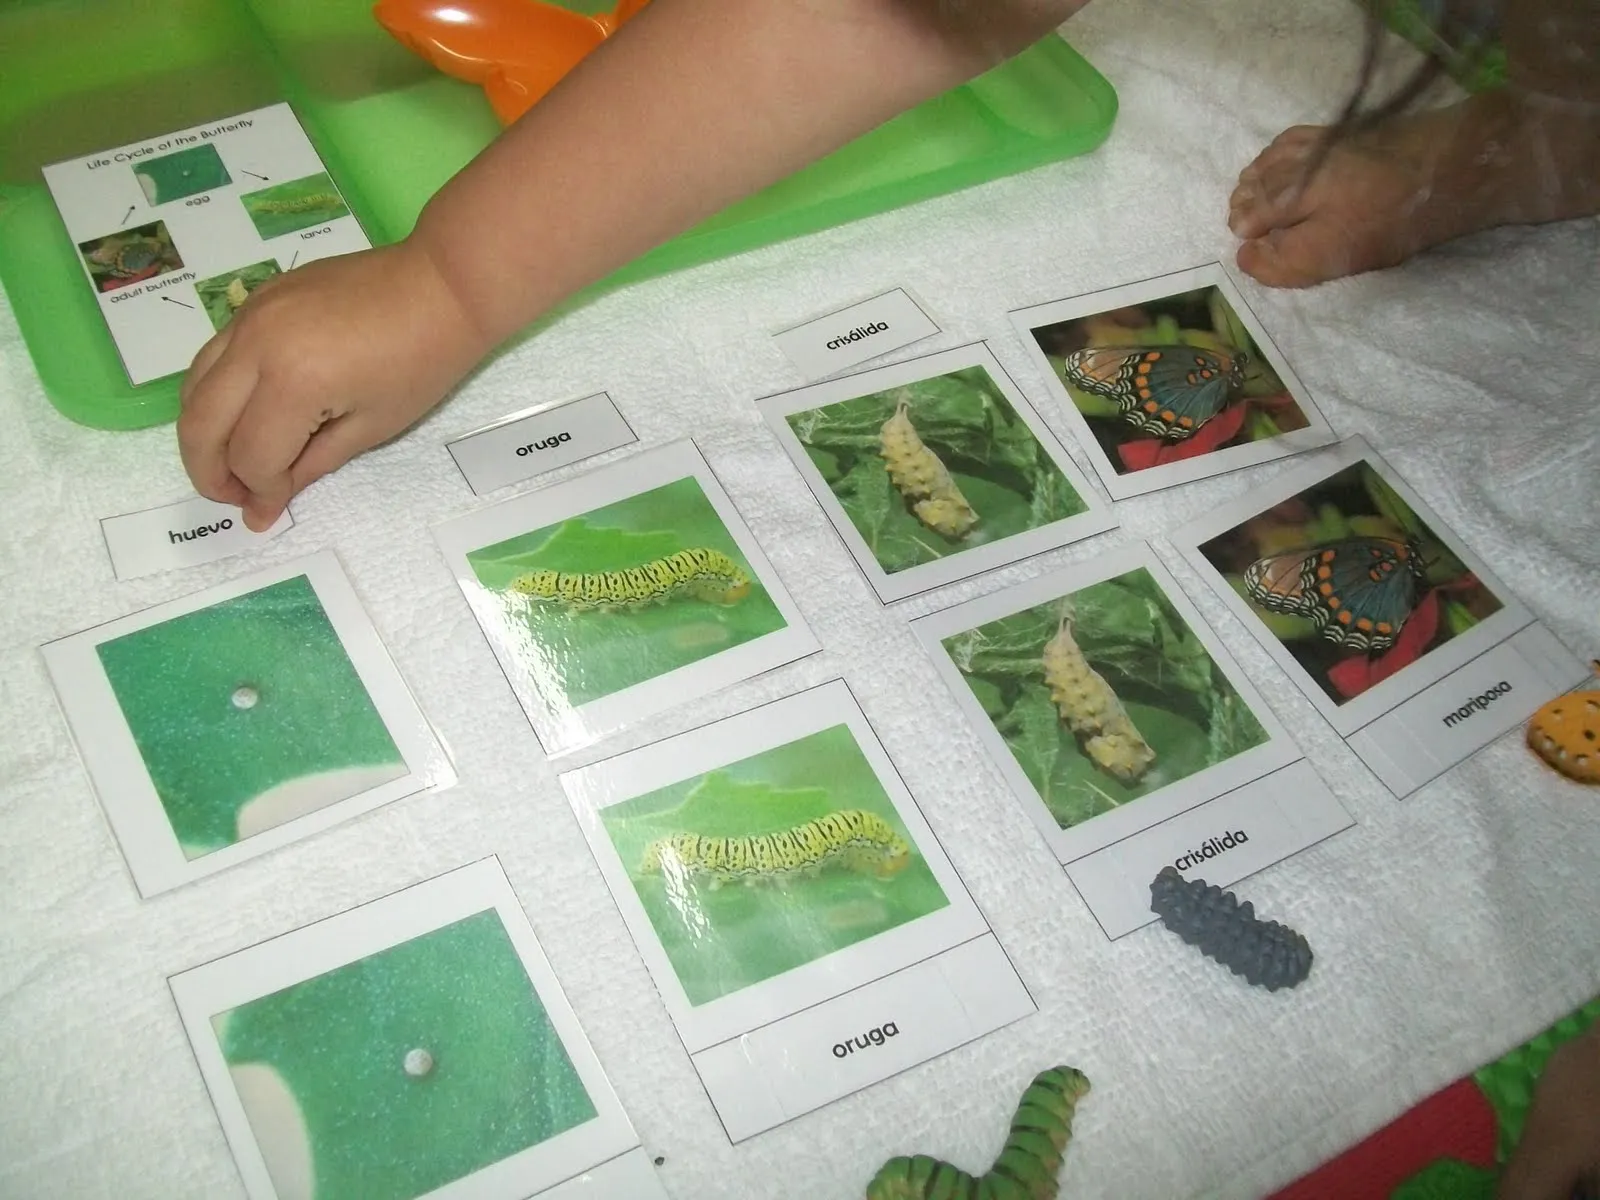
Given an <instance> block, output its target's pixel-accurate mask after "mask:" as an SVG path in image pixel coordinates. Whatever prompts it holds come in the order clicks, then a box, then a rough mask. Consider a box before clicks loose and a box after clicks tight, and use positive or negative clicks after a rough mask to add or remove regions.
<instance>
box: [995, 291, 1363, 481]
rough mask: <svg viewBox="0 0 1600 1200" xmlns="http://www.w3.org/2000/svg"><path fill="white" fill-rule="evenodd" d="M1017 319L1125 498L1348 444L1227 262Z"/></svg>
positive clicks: (1101, 467) (1099, 465)
mask: <svg viewBox="0 0 1600 1200" xmlns="http://www.w3.org/2000/svg"><path fill="white" fill-rule="evenodd" d="M1011 320H1012V322H1013V324H1014V325H1015V326H1016V329H1017V333H1018V334H1019V335H1020V336H1021V338H1022V341H1023V344H1024V346H1025V347H1026V348H1027V351H1028V354H1029V356H1030V357H1031V358H1032V359H1033V361H1034V364H1035V366H1036V367H1037V368H1038V369H1039V371H1040V372H1041V373H1042V374H1043V375H1044V377H1045V379H1046V380H1047V381H1048V384H1049V387H1050V388H1051V390H1052V391H1053V392H1054V393H1055V395H1056V396H1057V397H1058V398H1059V399H1060V400H1061V402H1062V407H1063V409H1064V410H1065V413H1066V417H1067V419H1068V421H1069V422H1070V423H1071V424H1072V425H1073V426H1074V427H1075V429H1076V430H1077V432H1078V433H1079V434H1080V435H1081V437H1082V440H1083V443H1084V445H1085V446H1086V447H1088V449H1089V452H1090V457H1091V458H1092V459H1093V461H1094V465H1095V470H1096V471H1097V472H1098V473H1099V475H1100V479H1101V481H1102V482H1103V483H1104V484H1105V485H1106V490H1108V491H1109V492H1110V493H1111V497H1112V499H1113V500H1125V499H1127V498H1128V497H1130V496H1138V495H1142V494H1144V493H1145V492H1153V491H1156V490H1158V489H1160V488H1164V487H1171V486H1172V485H1174V484H1179V483H1189V482H1191V481H1193V480H1196V479H1206V478H1209V477H1210V476H1213V475H1221V474H1224V473H1226V472H1228V471H1236V470H1238V469H1239V468H1240V467H1248V466H1251V465H1253V464H1255V463H1261V462H1268V461H1270V460H1272V459H1275V458H1283V457H1284V456H1286V455H1289V454H1295V453H1298V452H1300V451H1302V450H1308V449H1311V448H1313V447H1316V446H1325V445H1327V444H1328V443H1330V442H1332V441H1335V440H1336V435H1335V434H1334V432H1333V430H1332V428H1330V427H1329V425H1328V422H1327V420H1326V419H1325V418H1324V417H1323V415H1322V413H1321V412H1320V411H1318V409H1317V406H1316V405H1315V404H1314V403H1313V402H1312V400H1311V397H1310V394H1309V393H1308V392H1307V391H1306V389H1305V387H1304V386H1303V385H1302V384H1301V383H1300V381H1299V380H1298V379H1296V378H1295V374H1294V372H1293V371H1292V370H1291V369H1290V367H1289V364H1288V363H1287V362H1285V361H1284V359H1283V356H1282V355H1280V354H1279V353H1278V350H1277V348H1276V347H1275V346H1273V344H1272V342H1271V341H1270V340H1269V339H1268V337H1267V334H1266V331H1265V330H1264V329H1262V328H1261V325H1260V323H1259V322H1258V321H1257V320H1256V318H1255V315H1254V314H1253V313H1252V312H1251V311H1250V309H1249V306H1248V305H1246V304H1245V302H1244V298H1243V296H1241V295H1240V293H1239V290H1238V289H1237V288H1236V287H1235V286H1234V284H1233V281H1232V280H1231V279H1229V278H1228V275H1227V273H1226V272H1225V271H1224V270H1223V269H1222V267H1221V266H1220V265H1219V264H1217V263H1212V264H1210V265H1208V266H1203V267H1195V268H1192V269H1190V270H1186V271H1179V272H1177V273H1175V274H1171V275H1162V276H1159V277H1158V278H1155V279H1147V280H1143V281H1141V282H1139V283H1130V284H1126V285H1124V286H1122V287H1115V288H1111V289H1110V290H1109V291H1103V292H1094V293H1092V294H1090V295H1087V296H1076V297H1073V298H1071V299H1067V300H1056V301H1052V302H1051V303H1048V304H1040V305H1035V306H1034V307H1031V308H1024V309H1021V310H1019V311H1016V312H1013V313H1012V314H1011Z"/></svg>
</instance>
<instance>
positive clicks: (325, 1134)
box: [168, 858, 666, 1200]
mask: <svg viewBox="0 0 1600 1200" xmlns="http://www.w3.org/2000/svg"><path fill="white" fill-rule="evenodd" d="M168 982H169V984H170V986H171V988H172V995H173V999H174V1000H175V1001H176V1002H177V1006H178V1012H179V1015H180V1016H181V1017H182V1019H183V1025H184V1029H185V1032H186V1033H187V1034H188V1037H189V1041H190V1043H191V1045H192V1046H193V1049H194V1054H195V1058H196V1060H197V1061H198V1063H199V1065H200V1071H201V1073H202V1075H204V1077H205V1083H206V1089H207V1091H209V1092H210V1094H211V1101H212V1103H213V1104H214V1105H215V1106H216V1110H217V1116H218V1117H219V1118H220V1120H221V1122H222V1130H223V1133H224V1134H225V1135H226V1136H227V1139H228V1146H229V1148H230V1149H231V1150H232V1151H233V1157H234V1160H235V1162H237V1164H238V1167H239V1174H240V1175H241V1176H242V1177H243V1179H244V1185H245V1191H246V1193H247V1194H248V1195H249V1196H250V1198H251V1200H324V1198H330V1200H331V1198H333V1197H345V1196H351V1197H354V1196H359V1197H361V1198H362V1200H412V1198H413V1197H422V1196H426V1197H429V1198H430V1200H525V1198H530V1197H537V1198H538V1200H666V1193H665V1192H664V1191H663V1190H662V1188H661V1185H660V1183H659V1182H658V1181H657V1179H656V1176H655V1171H654V1168H653V1167H652V1166H651V1163H650V1160H649V1158H648V1157H647V1156H646V1154H645V1152H644V1150H643V1149H642V1148H641V1147H640V1145H639V1138H638V1136H637V1135H636V1134H635V1133H634V1131H633V1127H632V1125H631V1124H630V1123H629V1121H628V1118H627V1116H626V1115H625V1114H624V1113H623V1111H622V1107H621V1105H620V1104H619V1103H618V1101H617V1097H616V1095H615V1094H614V1093H613V1092H612V1090H611V1086H610V1084H609V1083H607V1082H606V1077H605V1074H604V1072H603V1071H602V1070H601V1067H600V1062H599V1060H598V1059H597V1058H596V1057H595V1054H594V1051H593V1050H592V1049H590V1046H589V1042H588V1040H587V1039H586V1038H585V1037H584V1034H583V1030H582V1029H581V1028H580V1027H579V1025H578V1019H577V1017H576V1016H575V1015H574V1014H573V1011H572V1009H571V1007H570V1006H569V1005H568V1003H567V1000H566V997H565V996H564V995H563V994H562V991H561V987H560V985H559V984H558V983H557V982H556V977H555V973H554V972H553V971H552V970H551V968H550V964H549V962H548V961H547V960H546V959H545V956H544V953H543V951H542V950H541V949H540V947H539V943H538V941H537V940H536V938H535V937H534V933H533V929H532V927H531V926H530V925H529V923H528V918H527V915H526V914H525V913H524V912H523V911H522V908H521V906H520V905H519V904H518V903H517V899H516V894H515V893H514V892H513V891H512V890H511V885H510V883H509V882H508V881H507V879H506V876H505V873H504V871H503V870H502V869H501V867H500V863H499V861H498V860H496V859H493V858H489V859H484V860H482V861H479V862H475V863H472V864H470V865H468V866H465V867H461V868H459V869H457V870H454V871H451V872H450V873H448V874H446V875H441V876H438V877H437V878H434V879H431V880H428V881H427V882H425V883H419V884H417V885H415V886H414V887H410V888H407V889H405V890H404V891H400V892H395V893H393V894H391V895H388V896H385V897H383V898H382V899H379V900H374V901H372V902H371V903H369V904H364V905H362V906H361V907H360V908H355V909H351V910H349V911H347V912H344V913H340V914H338V915H337V916H333V917H329V918H327V919H325V920H322V921H318V922H317V923H316V924H314V925H308V926H305V927H304V928H301V929H297V930H294V931H292V932H290V933H286V934H284V935H282V936H281V937H276V938H273V939H272V940H271V941H268V942H262V943H260V944H259V945H255V946H251V947H249V948H247V949H244V950H241V951H239V952H237V953H235V954H230V955H228V956H227V957H225V958H219V959H216V960H214V961H212V962H208V963H205V964H204V965H202V966H198V967H194V968H193V969H191V970H188V971H184V972H182V973H181V974H178V975H174V976H173V977H172V978H171V979H170V980H169V981H168Z"/></svg>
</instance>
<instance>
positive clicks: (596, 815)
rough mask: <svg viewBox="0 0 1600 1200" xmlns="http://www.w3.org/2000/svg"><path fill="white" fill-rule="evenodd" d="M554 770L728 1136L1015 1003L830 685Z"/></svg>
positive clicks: (982, 923) (912, 812)
mask: <svg viewBox="0 0 1600 1200" xmlns="http://www.w3.org/2000/svg"><path fill="white" fill-rule="evenodd" d="M561 783H562V787H563V788H564V789H565V790H566V793H567V797H568V799H569V801H570V802H571V804H572V807H573V810H574V812H575V813H576V814H577V816H578V820H579V823H580V825H581V826H582V827H583V831H584V835H585V837H586V838H587V839H588V841H589V845H590V848H591V849H592V850H593V852H594V855H595V859H596V861H598V863H599V864H600V869H601V872H602V873H603V874H604V875H605V877H606V883H607V885H608V886H609V887H610V889H611V893H612V896H613V897H614V898H615V900H616V902H617V907H618V908H619V910H620V911H621V913H622V917H623V920H624V921H626V923H627V925H628V929H629V931H630V932H631V933H632V935H633V940H634V942H635V943H636V944H637V946H638V948H639V953H640V954H641V956H642V957H643V958H644V961H645V965H646V966H647V967H648V968H649V970H650V974H651V977H652V978H653V979H654V981H655V985H656V990H657V991H658V993H659V994H660V996H661V998H662V1000H663V1002H664V1003H665V1005H666V1007H667V1011H668V1013H669V1015H670V1016H671V1018H672V1021H673V1023H674V1025H675V1026H676V1027H677V1030H678V1035H679V1036H680V1037H681V1038H682V1039H683V1043H684V1046H685V1048H686V1049H687V1050H688V1052H689V1054H690V1056H691V1058H692V1060H693V1062H694V1065H695V1068H696V1070H697V1071H698V1072H699V1074H700V1078H701V1081H702V1082H703V1083H704V1084H705V1086H706V1090H707V1092H708V1093H709V1094H710V1096H711V1100H712V1103H713V1104H714V1105H715V1106H716V1109H717V1113H718V1115H719V1116H720V1117H721V1118H722V1121H723V1124H724V1126H725V1127H726V1129H727V1131H728V1136H729V1137H730V1138H731V1139H732V1140H734V1141H736V1142H737V1141H741V1140H743V1139H744V1138H747V1137H752V1136H754V1135H755V1134H758V1133H762V1132H764V1131H766V1130H768V1129H771V1128H774V1127H776V1126H778V1125H781V1124H783V1123H784V1122H785V1121H788V1120H791V1119H793V1118H794V1117H798V1116H800V1115H802V1114H803V1113H807V1112H810V1111H812V1110H813V1109H816V1108H819V1107H821V1106H822V1105H824V1104H827V1103H830V1102H831V1101H833V1100H837V1099H839V1098H840V1097H842V1096H845V1095H848V1094H850V1093H851V1092H855V1091H858V1090H860V1089H861V1088H864V1087H868V1086H870V1085H872V1084H873V1083H876V1082H878V1081H879V1080H881V1079H885V1078H888V1077H889V1076H890V1075H894V1074H896V1073H898V1072H900V1071H903V1070H905V1069H907V1068H908V1067H911V1066H914V1065H916V1064H917V1063H920V1062H925V1061H927V1060H928V1059H930V1058H934V1057H936V1056H938V1055H940V1054H943V1053H945V1052H946V1051H948V1050H951V1049H954V1048H955V1047H956V1046H959V1045H962V1044H964V1043H966V1042H969V1041H972V1040H973V1039H975V1038H978V1037H982V1036H983V1035H984V1034H986V1033H990V1032H992V1031H993V1030H995V1029H998V1028H1000V1027H1001V1026H1003V1025H1006V1024H1009V1023H1010V1022H1011V1021H1014V1020H1017V1019H1018V1018H1020V1017H1023V1016H1026V1015H1027V1014H1029V1013H1031V1012H1033V1011H1034V1005H1033V1001H1032V999H1031V998H1030V997H1029V995H1028V992H1027V989H1026V988H1025V987H1024V986H1023V985H1022V983H1021V981H1020V980H1019V979H1018V977H1017V974H1016V971H1015V970H1014V969H1013V968H1012V966H1011V964H1010V962H1009V960H1008V959H1007V958H1006V955H1005V953H1004V951H1003V950H1002V949H1001V948H1000V945H999V943H998V942H997V941H996V940H995V937H994V934H993V932H992V931H991V930H990V928H989V925H988V922H987V921H986V920H985V919H984V917H983V914H982V913H981V912H979V911H978V908H977V906H976V905H975V904H974V903H973V900H972V897H971V896H970V895H969V894H968V893H967V890H966V888H965V886H964V885H963V884H962V882H961V879H960V877H959V876H958V875H957V874H956V872H955V868H954V867H952V866H951V864H950V861H949V859H948V858H947V857H946V856H945V853H944V850H943V849H942V848H941V847H940V845H939V843H938V841H937V840H936V839H935V838H934V836H933V832H932V830H930V829H929V828H928V824H927V822H926V821H925V820H924V819H923V817H922V814H921V812H920V811H919V810H918V808H917V805H916V802H915V800H914V799H913V798H912V796H911V794H910V793H909V791H908V790H907V789H906V786H905V784H904V783H903V782H902V781H901V778H900V775H899V773H898V772H897V771H896V770H895V767H894V764H893V763H892V762H891V761H890V759H889V757H888V755H887V753H886V752H885V751H884V749H883V746H882V745H881V744H880V742H879V741H878V739H877V737H876V735H875V734H874V733H873V730H872V728H871V726H870V725H869V724H868V723H867V719H866V716H865V715H864V714H863V713H862V711H861V708H860V706H859V705H858V704H857V703H856V701H855V698H854V696H853V695H852V694H851V692H850V689H849V688H848V687H847V686H846V685H845V684H844V683H843V682H842V681H838V680H836V681H834V682H831V683H826V684H822V685H821V686H819V687H815V688H811V689H810V690H808V691H804V692H800V693H797V694H794V695H791V696H788V697H786V698H785V699H782V700H777V701H773V702H771V703H769V704H765V705H762V706H761V707H759V708H755V709H751V710H749V711H746V712H744V713H741V714H739V715H738V716H735V717H730V718H728V719H726V720H722V721H717V722H715V723H714V724H711V725H706V726H702V727H700V728H698V729H693V730H690V731H688V732H687V733H683V734H680V735H678V736H676V737H672V738H668V739H665V740H663V741H659V742H654V743H651V744H649V745H646V746H643V747H641V748H639V749H636V750H632V751H629V752H628V753H626V754H622V755H619V756H617V757H615V758H611V759H608V760H605V761H602V762H599V763H596V764H594V765H592V766H588V767H584V768H582V769H580V770H576V771H569V772H567V773H565V774H563V775H562V776H561Z"/></svg>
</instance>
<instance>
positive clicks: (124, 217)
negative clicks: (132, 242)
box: [122, 204, 138, 225]
mask: <svg viewBox="0 0 1600 1200" xmlns="http://www.w3.org/2000/svg"><path fill="white" fill-rule="evenodd" d="M136 207H138V206H137V205H131V204H130V205H129V206H128V211H127V212H125V213H123V214H122V224H124V225H126V224H127V223H128V218H129V217H131V216H133V210H134V209H135V208H136Z"/></svg>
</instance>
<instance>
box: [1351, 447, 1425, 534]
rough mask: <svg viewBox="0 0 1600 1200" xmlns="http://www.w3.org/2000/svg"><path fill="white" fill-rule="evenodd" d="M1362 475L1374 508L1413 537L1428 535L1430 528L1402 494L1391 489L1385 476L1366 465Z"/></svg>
mask: <svg viewBox="0 0 1600 1200" xmlns="http://www.w3.org/2000/svg"><path fill="white" fill-rule="evenodd" d="M1361 474H1362V479H1363V482H1364V483H1365V484H1366V488H1367V495H1368V496H1370V497H1371V498H1372V506H1373V507H1374V508H1376V509H1377V510H1378V511H1379V512H1380V513H1382V514H1383V515H1384V516H1386V517H1388V518H1389V519H1390V520H1391V521H1393V522H1394V523H1395V524H1396V525H1398V526H1399V527H1400V528H1401V529H1404V530H1405V531H1406V532H1407V533H1408V534H1410V535H1411V536H1413V537H1418V536H1422V535H1425V534H1427V532H1428V527H1427V526H1426V525H1424V524H1423V523H1422V520H1421V518H1419V517H1418V516H1417V514H1416V513H1414V512H1412V511H1411V506H1410V505H1409V504H1407V503H1406V502H1405V501H1404V500H1403V499H1401V497H1400V493H1399V492H1397V491H1395V490H1394V488H1392V487H1390V486H1389V483H1388V481H1387V480H1386V479H1384V478H1383V476H1381V475H1379V474H1378V473H1377V472H1376V471H1374V470H1373V469H1372V468H1371V467H1370V466H1367V465H1365V464H1363V466H1362V470H1361Z"/></svg>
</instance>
